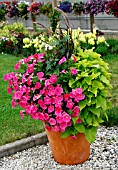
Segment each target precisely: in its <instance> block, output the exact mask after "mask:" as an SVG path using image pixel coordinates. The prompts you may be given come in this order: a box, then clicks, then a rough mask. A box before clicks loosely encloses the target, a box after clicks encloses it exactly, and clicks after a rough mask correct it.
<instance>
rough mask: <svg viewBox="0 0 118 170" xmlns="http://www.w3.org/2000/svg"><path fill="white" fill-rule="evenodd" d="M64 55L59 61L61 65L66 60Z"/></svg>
mask: <svg viewBox="0 0 118 170" xmlns="http://www.w3.org/2000/svg"><path fill="white" fill-rule="evenodd" d="M66 60H67V59H66V57H62V59H61V60H60V61H59V65H61V64H62V63H64V62H65V61H66Z"/></svg>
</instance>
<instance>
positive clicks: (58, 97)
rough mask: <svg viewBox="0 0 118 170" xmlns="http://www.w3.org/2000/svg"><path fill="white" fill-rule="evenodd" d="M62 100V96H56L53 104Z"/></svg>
mask: <svg viewBox="0 0 118 170" xmlns="http://www.w3.org/2000/svg"><path fill="white" fill-rule="evenodd" d="M62 100H63V96H62V95H60V96H56V98H55V103H59V102H62Z"/></svg>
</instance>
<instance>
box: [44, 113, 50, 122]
mask: <svg viewBox="0 0 118 170" xmlns="http://www.w3.org/2000/svg"><path fill="white" fill-rule="evenodd" d="M48 119H49V115H48V114H47V113H44V120H45V121H48Z"/></svg>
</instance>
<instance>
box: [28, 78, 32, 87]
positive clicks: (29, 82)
mask: <svg viewBox="0 0 118 170" xmlns="http://www.w3.org/2000/svg"><path fill="white" fill-rule="evenodd" d="M31 84H32V80H31V79H30V78H28V79H27V85H28V86H31Z"/></svg>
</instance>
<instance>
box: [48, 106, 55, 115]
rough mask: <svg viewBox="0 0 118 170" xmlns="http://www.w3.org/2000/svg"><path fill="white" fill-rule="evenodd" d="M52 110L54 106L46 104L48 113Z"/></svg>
mask: <svg viewBox="0 0 118 170" xmlns="http://www.w3.org/2000/svg"><path fill="white" fill-rule="evenodd" d="M53 111H54V106H53V105H50V106H48V113H52V112H53Z"/></svg>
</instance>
